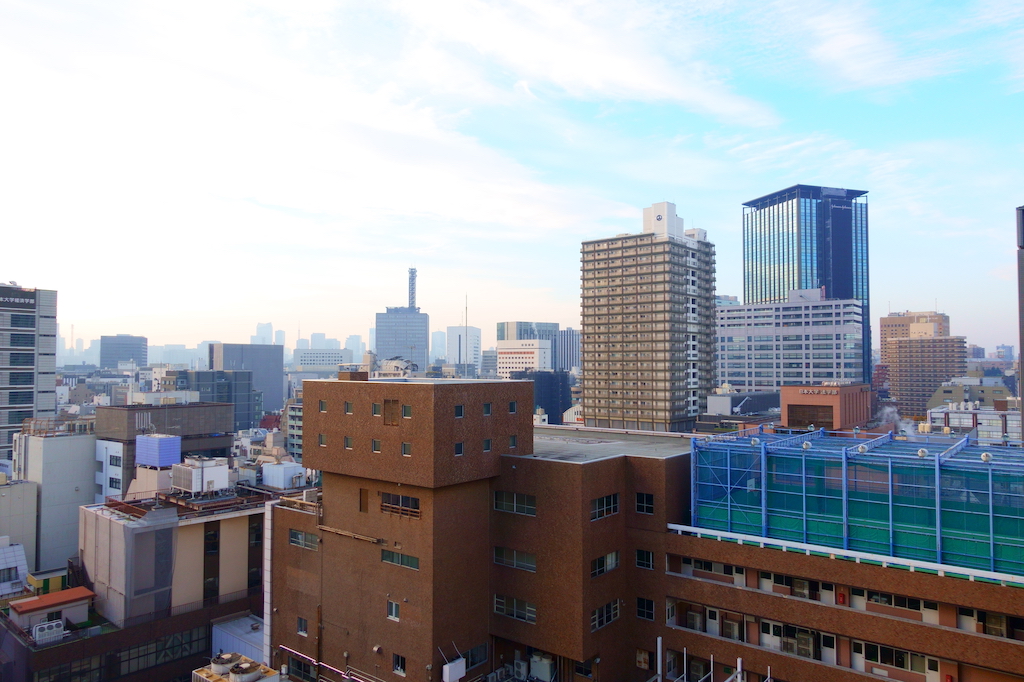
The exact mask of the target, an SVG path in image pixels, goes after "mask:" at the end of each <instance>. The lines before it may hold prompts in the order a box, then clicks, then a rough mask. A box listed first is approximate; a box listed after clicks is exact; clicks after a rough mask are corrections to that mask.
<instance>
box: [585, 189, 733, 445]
mask: <svg viewBox="0 0 1024 682" xmlns="http://www.w3.org/2000/svg"><path fill="white" fill-rule="evenodd" d="M582 261H583V265H582V318H583V325H582V326H583V328H582V331H581V336H582V355H583V418H584V420H585V422H586V424H587V425H588V426H596V427H610V428H626V429H640V430H650V431H684V430H688V429H690V428H692V427H693V425H694V424H695V422H696V418H697V415H698V414H700V413H701V412H702V411H703V410H704V408H705V407H706V404H707V394H708V393H710V392H711V390H712V388H713V386H714V383H715V247H714V245H713V244H711V242H709V241H708V239H707V233H706V232H705V231H704V230H699V229H693V230H684V227H683V220H682V218H679V217H678V216H677V215H676V207H675V205H674V204H672V203H669V202H662V203H658V204H654V205H653V206H651V207H650V208H645V209H644V217H643V232H641V233H639V234H626V235H619V236H617V237H611V238H607V239H597V240H593V241H587V242H583V257H582Z"/></svg>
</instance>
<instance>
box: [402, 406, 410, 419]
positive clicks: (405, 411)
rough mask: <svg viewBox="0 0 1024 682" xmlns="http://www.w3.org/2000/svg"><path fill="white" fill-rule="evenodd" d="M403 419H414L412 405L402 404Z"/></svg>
mask: <svg viewBox="0 0 1024 682" xmlns="http://www.w3.org/2000/svg"><path fill="white" fill-rule="evenodd" d="M402 419H412V405H402Z"/></svg>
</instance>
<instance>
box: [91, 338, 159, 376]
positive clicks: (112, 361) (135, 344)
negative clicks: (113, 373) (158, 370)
mask: <svg viewBox="0 0 1024 682" xmlns="http://www.w3.org/2000/svg"><path fill="white" fill-rule="evenodd" d="M127 361H132V362H134V363H135V364H136V366H138V367H145V366H146V365H148V364H149V342H148V340H147V339H146V337H145V336H132V335H131V334H118V335H117V336H101V337H100V367H101V368H103V369H117V363H119V362H127Z"/></svg>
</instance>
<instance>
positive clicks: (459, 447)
mask: <svg viewBox="0 0 1024 682" xmlns="http://www.w3.org/2000/svg"><path fill="white" fill-rule="evenodd" d="M464 451H465V447H464V446H463V444H462V443H456V444H455V456H456V457H458V456H459V455H461V454H463V452H464Z"/></svg>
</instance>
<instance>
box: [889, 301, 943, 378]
mask: <svg viewBox="0 0 1024 682" xmlns="http://www.w3.org/2000/svg"><path fill="white" fill-rule="evenodd" d="M925 336H949V315H947V314H945V313H938V312H935V311H934V310H928V311H924V312H917V313H915V312H911V311H909V310H907V311H905V312H902V313H889V314H888V315H886V316H885V317H883V318H881V319H880V320H879V321H878V344H879V346H878V347H879V349H880V350H881V362H882V364H883V365H888V364H890V363H891V362H892V358H891V357H890V355H891V351H890V350H889V341H891V340H893V339H902V338H922V337H925Z"/></svg>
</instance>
